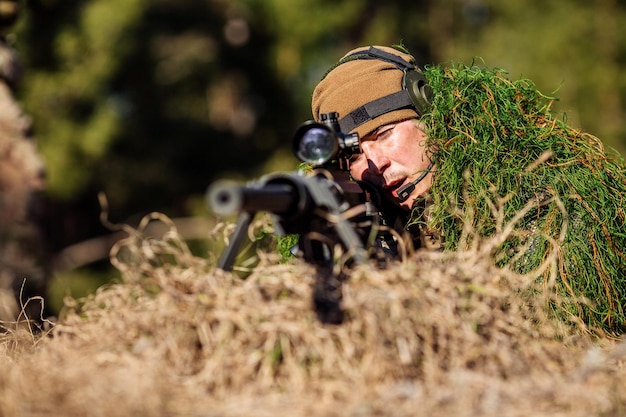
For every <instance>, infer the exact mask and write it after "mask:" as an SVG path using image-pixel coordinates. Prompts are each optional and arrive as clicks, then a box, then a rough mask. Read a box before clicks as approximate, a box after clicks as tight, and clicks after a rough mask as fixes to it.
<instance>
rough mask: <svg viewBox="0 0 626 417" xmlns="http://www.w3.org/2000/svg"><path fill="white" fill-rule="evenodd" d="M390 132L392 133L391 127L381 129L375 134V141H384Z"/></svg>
mask: <svg viewBox="0 0 626 417" xmlns="http://www.w3.org/2000/svg"><path fill="white" fill-rule="evenodd" d="M391 132H393V127H389V128H387V129H383V130H381V131H379V132H378V133H377V134H376V139H385V138H387V137H389V135H391Z"/></svg>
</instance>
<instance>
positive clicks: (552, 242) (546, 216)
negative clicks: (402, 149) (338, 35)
mask: <svg viewBox="0 0 626 417" xmlns="http://www.w3.org/2000/svg"><path fill="white" fill-rule="evenodd" d="M425 74H426V77H427V79H428V80H429V82H430V84H431V86H432V87H433V90H434V91H435V93H436V94H435V96H434V98H433V103H432V108H431V111H430V113H429V114H426V115H424V116H423V118H422V121H423V122H424V123H425V124H426V126H427V127H428V136H429V138H430V141H431V143H430V145H431V146H432V149H435V151H434V161H435V162H436V164H437V167H436V172H435V175H434V179H433V184H432V198H433V200H434V201H433V206H432V212H431V213H430V218H429V219H428V225H429V227H430V228H432V229H434V230H437V231H438V232H439V233H441V235H442V238H443V247H444V249H445V250H454V249H456V248H459V247H460V248H462V247H464V246H468V245H472V244H477V242H478V241H479V240H480V239H475V237H477V236H490V235H492V234H493V233H494V232H497V231H499V230H504V231H505V232H507V233H505V236H507V238H506V239H503V241H502V243H501V245H500V246H499V247H498V249H497V251H496V253H494V256H495V257H496V260H497V261H498V263H499V265H501V266H502V267H507V268H510V269H511V270H513V271H515V272H517V273H520V274H527V275H528V276H529V278H531V279H533V278H534V279H537V280H543V282H545V284H546V288H554V289H555V291H554V293H553V294H552V295H553V298H552V301H553V306H554V308H555V309H556V310H557V314H558V315H560V316H561V317H564V318H565V319H566V320H568V319H575V320H576V319H577V318H580V319H582V320H583V321H584V322H586V323H587V324H588V325H590V328H597V329H604V330H606V331H608V332H610V333H621V332H624V331H625V330H626V325H625V322H624V319H625V316H626V312H625V311H624V310H625V309H626V253H625V252H626V220H625V219H626V172H625V166H624V161H623V159H621V158H620V157H619V156H618V155H614V156H610V155H608V154H607V153H606V152H605V151H604V149H603V146H602V144H601V143H600V141H599V140H598V139H597V138H595V137H593V136H591V135H589V134H587V133H584V132H582V131H580V130H577V129H574V128H572V127H569V126H568V125H567V124H566V123H565V122H564V121H562V120H559V119H558V118H555V117H554V116H553V115H552V114H551V110H550V107H551V104H552V102H553V99H552V98H550V97H546V96H545V95H543V94H541V93H540V92H538V91H537V89H536V88H535V86H534V85H533V83H532V82H530V81H529V80H517V81H511V80H509V79H508V78H507V75H506V73H504V72H503V71H501V70H498V69H493V70H492V69H485V68H478V67H475V66H471V67H468V66H465V65H456V64H455V65H451V66H449V67H447V68H444V67H443V66H433V67H430V68H427V69H426V71H425ZM413 221H414V222H423V221H424V219H422V218H420V217H419V213H418V214H417V218H413ZM507 227H508V228H510V229H507ZM552 284H554V285H552ZM565 299H567V300H569V301H567V302H564V301H563V300H565ZM573 300H576V301H573Z"/></svg>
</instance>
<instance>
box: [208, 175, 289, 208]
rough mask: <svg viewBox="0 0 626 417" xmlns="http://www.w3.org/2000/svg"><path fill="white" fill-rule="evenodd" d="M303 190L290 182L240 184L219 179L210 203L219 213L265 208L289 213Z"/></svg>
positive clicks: (211, 194) (210, 190)
mask: <svg viewBox="0 0 626 417" xmlns="http://www.w3.org/2000/svg"><path fill="white" fill-rule="evenodd" d="M299 198H300V193H299V192H298V190H297V189H296V188H295V187H294V186H292V185H291V184H287V183H282V184H263V185H260V186H240V185H234V184H231V183H224V182H219V183H216V184H214V185H213V186H211V188H210V189H209V193H208V202H209V204H210V206H211V208H212V209H213V211H214V212H215V213H216V214H218V215H220V216H230V215H234V214H237V213H241V212H243V211H245V212H249V213H256V212H261V211H266V212H269V213H274V214H278V215H288V214H289V213H290V212H291V211H293V210H294V208H295V207H296V206H297V204H298V200H299Z"/></svg>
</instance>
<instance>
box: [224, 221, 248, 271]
mask: <svg viewBox="0 0 626 417" xmlns="http://www.w3.org/2000/svg"><path fill="white" fill-rule="evenodd" d="M253 218H254V213H249V212H247V211H243V212H241V214H239V217H238V218H237V225H236V226H235V231H234V232H233V233H232V234H231V235H230V241H229V242H228V246H226V248H225V249H224V252H222V256H220V259H219V261H218V262H217V267H218V268H220V269H222V270H224V271H230V270H231V269H233V264H234V263H235V258H237V254H238V253H239V248H240V247H241V244H242V242H243V239H244V237H245V236H246V234H247V233H248V228H249V227H250V223H252V219H253Z"/></svg>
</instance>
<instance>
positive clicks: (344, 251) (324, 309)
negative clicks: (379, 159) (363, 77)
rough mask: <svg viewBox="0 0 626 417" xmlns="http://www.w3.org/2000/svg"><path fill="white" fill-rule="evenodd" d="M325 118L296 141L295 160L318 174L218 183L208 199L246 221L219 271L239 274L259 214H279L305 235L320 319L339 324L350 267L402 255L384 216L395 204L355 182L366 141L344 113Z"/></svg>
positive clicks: (302, 252)
mask: <svg viewBox="0 0 626 417" xmlns="http://www.w3.org/2000/svg"><path fill="white" fill-rule="evenodd" d="M321 120H322V122H321V123H316V122H312V121H309V122H306V123H304V124H303V125H302V126H300V128H299V129H298V131H297V132H296V135H295V136H294V141H293V151H294V154H295V155H296V156H297V157H298V159H300V160H301V161H302V162H305V163H307V164H309V165H310V166H312V167H313V169H312V170H311V172H309V173H306V174H305V173H304V172H303V171H297V172H292V173H284V174H280V173H279V174H276V173H275V174H269V175H267V176H265V177H262V178H261V179H259V180H257V181H254V182H252V183H250V184H248V185H243V186H242V185H236V184H232V183H228V182H224V181H218V182H216V183H214V184H213V185H212V186H211V187H209V190H208V193H207V201H208V204H209V205H210V207H211V208H212V209H213V211H214V212H215V213H216V214H218V215H221V216H229V215H233V214H238V215H239V216H238V219H237V224H236V226H235V230H234V232H233V233H232V235H231V237H230V240H229V244H228V245H227V247H226V248H225V249H224V251H223V253H222V255H221V257H220V258H219V260H218V264H217V267H218V268H220V269H222V270H225V271H230V270H231V269H232V267H233V264H234V261H235V258H236V256H237V254H238V252H239V248H240V246H241V244H242V243H243V240H244V237H245V236H246V231H247V230H248V227H249V226H250V224H251V222H252V220H253V219H254V217H255V215H256V214H257V213H259V212H268V213H271V214H272V215H273V216H274V220H275V224H276V228H277V233H278V234H279V235H285V234H287V235H288V234H296V235H298V243H297V248H294V250H293V252H294V253H295V254H296V255H298V256H300V257H302V258H303V259H304V260H305V261H306V262H309V263H310V264H312V265H314V266H315V268H316V276H315V284H314V288H313V305H314V308H315V311H316V313H317V316H318V318H319V319H320V321H322V322H323V323H333V324H339V323H341V322H342V320H343V311H342V309H341V306H340V303H341V298H342V295H341V282H342V281H343V280H345V278H346V269H347V268H349V267H350V266H352V265H356V264H362V263H364V262H366V261H368V259H371V258H375V259H378V260H379V261H383V262H384V261H385V260H386V259H389V258H393V257H395V256H396V255H397V243H396V239H395V238H394V237H393V236H392V233H391V230H390V228H389V227H387V225H386V221H385V219H386V216H384V215H383V212H382V211H381V209H382V208H388V207H389V203H385V200H384V199H383V197H382V196H381V195H380V193H379V192H378V190H377V189H376V188H374V187H373V186H372V185H370V184H368V183H365V182H356V181H353V180H351V179H350V177H349V173H348V161H349V158H350V157H351V156H352V155H354V154H357V153H360V152H361V149H360V143H359V138H358V135H357V134H356V133H355V134H352V135H345V134H343V133H341V132H340V130H339V124H338V123H337V114H336V113H328V114H324V115H322V117H321ZM337 253H339V254H340V256H339V259H337V256H336V254H337ZM338 261H339V262H338Z"/></svg>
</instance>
